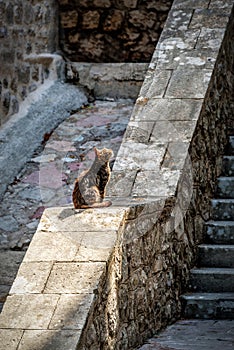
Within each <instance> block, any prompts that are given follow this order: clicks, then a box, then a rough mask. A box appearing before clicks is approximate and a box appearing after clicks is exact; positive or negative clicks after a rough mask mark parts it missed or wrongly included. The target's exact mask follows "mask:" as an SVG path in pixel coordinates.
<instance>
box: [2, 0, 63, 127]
mask: <svg viewBox="0 0 234 350" xmlns="http://www.w3.org/2000/svg"><path fill="white" fill-rule="evenodd" d="M0 13H1V15H0V46H1V49H0V61H1V67H0V90H1V92H0V125H1V124H2V123H3V122H5V121H6V120H7V119H8V118H9V117H10V116H11V115H12V114H15V113H16V112H18V110H19V105H20V103H21V101H23V100H24V99H25V97H26V96H28V94H30V92H32V91H34V90H36V88H37V87H38V86H40V85H41V84H43V82H44V81H45V80H47V79H48V78H49V76H50V75H51V74H52V73H50V67H49V65H48V64H46V63H45V62H40V60H39V61H35V62H33V63H30V62H29V61H28V60H27V59H25V58H26V57H25V56H28V55H31V54H34V55H39V54H43V53H52V52H55V51H56V48H57V31H58V30H57V28H58V23H57V16H56V14H57V4H56V1H55V0H49V1H45V0H40V1H36V2H35V1H33V0H23V1H22V0H20V1H18V0H7V1H1V2H0Z"/></svg>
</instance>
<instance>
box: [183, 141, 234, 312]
mask: <svg viewBox="0 0 234 350" xmlns="http://www.w3.org/2000/svg"><path fill="white" fill-rule="evenodd" d="M211 204H212V219H213V220H212V221H209V222H207V223H206V225H205V232H206V239H205V243H204V244H201V245H200V246H199V249H198V259H197V267H196V268H194V269H192V270H191V276H190V291H191V292H190V293H188V294H185V295H182V306H183V312H184V315H183V316H184V317H185V318H201V319H234V136H231V137H230V142H229V147H228V150H227V155H225V156H224V158H223V174H222V176H221V177H219V178H218V183H217V191H216V199H213V200H212V203H211Z"/></svg>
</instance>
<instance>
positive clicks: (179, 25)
mask: <svg viewBox="0 0 234 350" xmlns="http://www.w3.org/2000/svg"><path fill="white" fill-rule="evenodd" d="M192 15H193V10H192V9H190V8H182V9H178V8H177V9H175V10H174V8H173V7H172V10H171V11H170V12H169V14H168V18H167V29H172V28H175V29H176V30H177V31H180V30H184V31H187V29H188V27H189V23H190V21H191V18H192Z"/></svg>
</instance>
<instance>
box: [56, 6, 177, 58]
mask: <svg viewBox="0 0 234 350" xmlns="http://www.w3.org/2000/svg"><path fill="white" fill-rule="evenodd" d="M58 2H59V4H60V46H61V48H62V50H63V52H64V53H65V56H66V57H67V58H69V59H70V60H71V61H77V62H82V61H83V62H149V61H150V59H151V56H152V54H153V52H154V48H155V45H156V43H157V41H158V38H159V35H160V33H161V31H162V29H163V26H164V22H165V20H166V18H167V14H168V11H169V9H170V6H171V4H172V0H157V1H143V0H125V1H115V0H95V1H89V0H80V1H76V0H71V1H68V0H59V1H58Z"/></svg>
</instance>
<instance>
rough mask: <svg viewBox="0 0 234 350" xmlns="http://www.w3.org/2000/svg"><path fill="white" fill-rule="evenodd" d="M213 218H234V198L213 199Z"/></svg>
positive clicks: (222, 219)
mask: <svg viewBox="0 0 234 350" xmlns="http://www.w3.org/2000/svg"><path fill="white" fill-rule="evenodd" d="M211 206H212V218H213V220H220V221H226V220H227V221H229V220H230V221H231V220H234V199H212V200H211Z"/></svg>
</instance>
